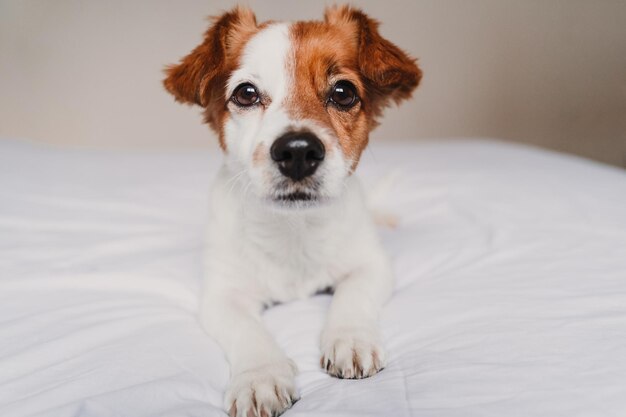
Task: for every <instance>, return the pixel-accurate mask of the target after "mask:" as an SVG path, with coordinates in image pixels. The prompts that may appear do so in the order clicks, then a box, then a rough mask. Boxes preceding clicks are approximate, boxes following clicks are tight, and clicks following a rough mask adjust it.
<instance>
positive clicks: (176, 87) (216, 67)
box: [163, 7, 257, 107]
mask: <svg viewBox="0 0 626 417" xmlns="http://www.w3.org/2000/svg"><path fill="white" fill-rule="evenodd" d="M212 20H213V25H212V26H211V27H210V28H209V30H207V32H206V33H205V34H204V41H203V42H202V43H201V44H200V45H198V46H197V47H196V48H195V49H194V50H193V51H192V52H191V53H190V54H189V55H187V56H186V57H184V58H182V59H181V60H180V63H178V64H176V65H171V66H168V67H167V68H166V69H165V74H166V78H165V79H164V80H163V85H164V86H165V88H166V89H167V91H169V92H170V93H172V94H173V95H174V97H175V98H176V100H177V101H180V102H182V103H187V104H197V105H199V106H202V107H207V106H209V104H210V103H211V101H212V100H213V99H215V98H217V97H212V96H214V95H219V94H222V93H223V92H222V91H221V90H222V88H219V87H220V86H222V87H223V84H225V82H226V76H227V74H228V71H229V69H230V66H232V65H233V58H234V55H235V54H236V50H237V48H238V46H241V45H243V43H244V41H245V39H246V38H247V37H249V36H250V35H251V34H252V33H254V32H255V31H256V29H257V23H256V18H255V16H254V13H253V12H252V11H251V10H249V9H246V8H243V7H236V8H234V9H233V10H231V11H229V12H226V13H224V14H223V15H221V16H218V17H214V18H212Z"/></svg>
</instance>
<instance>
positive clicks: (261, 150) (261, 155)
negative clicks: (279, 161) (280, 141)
mask: <svg viewBox="0 0 626 417" xmlns="http://www.w3.org/2000/svg"><path fill="white" fill-rule="evenodd" d="M268 154H269V153H268V152H267V148H266V147H265V146H264V145H263V144H262V143H259V144H258V145H257V146H256V148H254V152H253V153H252V164H253V165H259V164H261V163H263V161H264V160H265V158H266V155H268Z"/></svg>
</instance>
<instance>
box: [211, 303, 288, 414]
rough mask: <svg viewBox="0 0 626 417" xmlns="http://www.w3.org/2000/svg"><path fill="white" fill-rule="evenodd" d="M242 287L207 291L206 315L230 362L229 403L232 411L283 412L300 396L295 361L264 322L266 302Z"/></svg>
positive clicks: (226, 397)
mask: <svg viewBox="0 0 626 417" xmlns="http://www.w3.org/2000/svg"><path fill="white" fill-rule="evenodd" d="M243 294H245V293H244V292H243V291H237V292H236V293H233V292H230V291H222V292H218V291H208V292H207V294H206V295H205V297H204V299H203V302H202V313H201V316H202V317H201V320H202V323H203V325H204V327H205V329H206V331H207V332H208V333H209V334H210V335H211V336H213V337H214V338H215V340H216V341H217V342H218V343H219V344H220V346H221V347H222V349H224V351H225V352H226V357H227V359H228V362H229V363H230V368H231V380H230V385H229V387H228V390H227V392H226V395H225V397H224V403H225V406H226V409H227V410H228V412H229V414H230V415H231V416H232V417H235V416H245V417H248V416H268V417H269V416H272V415H279V414H280V413H282V412H283V411H284V410H286V409H287V408H289V407H291V405H292V404H293V403H294V402H295V401H296V400H297V398H298V396H297V393H296V388H295V375H296V366H295V364H294V363H293V361H291V360H290V359H289V358H287V356H285V354H284V353H283V352H282V351H281V349H280V348H279V347H278V346H277V345H276V343H275V342H274V340H273V339H272V336H271V335H270V333H269V332H268V331H267V329H265V327H264V326H263V324H262V323H261V317H260V312H261V307H262V306H261V305H260V303H258V302H257V301H253V300H248V299H246V298H245V295H243Z"/></svg>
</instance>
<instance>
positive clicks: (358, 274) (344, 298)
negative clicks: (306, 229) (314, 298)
mask: <svg viewBox="0 0 626 417" xmlns="http://www.w3.org/2000/svg"><path fill="white" fill-rule="evenodd" d="M392 286H393V278H392V273H391V268H390V265H389V263H388V261H387V259H383V257H381V259H379V260H376V261H370V262H369V263H368V264H367V265H363V266H362V267H361V268H359V269H358V270H356V271H354V272H353V273H351V274H350V275H349V276H347V277H346V278H344V279H343V280H342V281H340V282H339V283H338V284H337V286H336V288H335V295H334V297H333V301H332V303H331V306H330V311H329V313H328V319H327V323H326V326H325V328H324V330H323V332H322V337H321V350H322V358H321V366H322V368H324V369H325V370H326V372H328V373H329V374H330V375H333V376H336V377H339V378H367V377H369V376H372V375H374V374H376V373H377V372H379V371H380V370H381V369H382V368H383V367H384V366H385V352H384V350H383V347H382V344H381V340H380V333H379V330H378V316H379V313H380V310H381V307H382V305H383V304H384V302H385V301H386V300H387V299H388V298H389V295H390V294H391V290H392Z"/></svg>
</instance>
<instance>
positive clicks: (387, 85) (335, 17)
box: [164, 6, 422, 205]
mask: <svg viewBox="0 0 626 417" xmlns="http://www.w3.org/2000/svg"><path fill="white" fill-rule="evenodd" d="M377 27H378V23H377V22H376V21H374V20H372V19H370V18H369V17H368V16H366V15H365V14H364V13H363V12H361V11H360V10H357V9H354V8H351V7H348V6H343V7H332V8H329V9H327V10H326V12H325V16H324V21H312V22H295V23H290V24H286V23H273V22H267V23H262V24H258V23H257V21H256V18H255V16H254V14H253V13H252V12H251V11H250V10H248V9H245V8H240V7H238V8H235V9H233V10H232V11H230V12H228V13H225V14H223V15H222V16H219V17H217V18H215V19H214V23H213V25H212V26H211V27H210V28H209V30H208V31H207V32H206V34H205V37H204V41H203V42H202V43H201V44H200V45H199V46H197V47H196V48H195V49H194V50H193V51H192V52H191V53H190V54H189V55H187V56H186V57H184V58H183V59H182V60H181V62H180V63H179V64H178V65H173V66H171V67H168V68H167V69H166V73H167V77H166V79H165V80H164V84H165V87H166V89H167V90H168V91H169V92H170V93H172V94H173V95H174V97H176V100H178V101H180V102H183V103H188V104H197V105H199V106H201V107H203V108H204V115H205V121H206V122H207V123H208V124H209V125H210V126H211V127H212V128H213V129H214V130H215V131H216V132H217V134H218V135H219V142H220V146H221V147H222V149H223V150H224V152H225V154H226V161H227V164H228V165H229V167H230V168H231V170H232V172H233V173H234V174H240V173H241V174H240V175H243V176H245V177H246V178H245V179H246V180H247V181H248V182H249V184H250V189H251V190H252V191H253V192H254V194H255V195H257V196H258V197H259V198H261V199H263V200H267V201H270V202H273V203H277V204H281V205H293V204H290V203H293V202H302V201H306V202H308V204H312V203H316V202H319V201H323V200H326V199H332V198H335V197H337V196H338V195H339V194H340V193H341V192H342V189H343V181H344V180H345V179H346V177H347V176H349V175H350V174H351V173H352V172H353V171H354V169H355V168H356V166H357V164H358V162H359V158H360V156H361V153H362V152H363V149H364V148H365V146H366V145H367V142H368V135H369V132H370V131H371V130H372V129H373V128H374V127H375V126H376V124H377V122H376V120H377V117H378V116H380V114H381V112H382V109H383V108H384V107H385V106H387V105H388V104H389V103H391V102H396V103H398V102H400V101H402V100H403V99H406V98H408V97H410V95H411V93H412V91H413V90H414V89H415V87H417V85H418V83H419V81H420V78H421V75H422V74H421V71H420V69H419V68H418V67H417V65H416V63H415V60H414V59H412V58H410V57H409V56H408V55H407V54H406V53H404V52H403V51H401V50H400V49H399V48H398V47H396V46H395V45H394V44H392V43H391V42H389V41H387V40H386V39H384V38H382V37H381V36H380V34H379V33H378V29H377Z"/></svg>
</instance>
